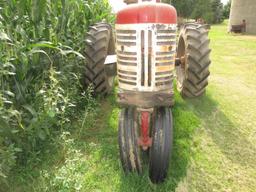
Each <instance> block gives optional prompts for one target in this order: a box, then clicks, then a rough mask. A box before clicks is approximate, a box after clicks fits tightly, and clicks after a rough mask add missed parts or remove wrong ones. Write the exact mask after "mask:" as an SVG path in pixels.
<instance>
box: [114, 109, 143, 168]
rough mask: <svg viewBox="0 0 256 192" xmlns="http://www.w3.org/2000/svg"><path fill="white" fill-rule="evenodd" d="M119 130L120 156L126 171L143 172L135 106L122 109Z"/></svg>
mask: <svg viewBox="0 0 256 192" xmlns="http://www.w3.org/2000/svg"><path fill="white" fill-rule="evenodd" d="M118 131H119V135H118V141H119V151H120V158H121V163H122V166H123V169H124V171H125V173H128V172H137V173H141V172H142V165H141V159H140V150H141V149H140V147H139V146H138V138H139V137H138V124H137V115H136V110H135V108H132V107H129V108H125V109H122V111H121V113H120V116H119V130H118Z"/></svg>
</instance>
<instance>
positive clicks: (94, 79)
mask: <svg viewBox="0 0 256 192" xmlns="http://www.w3.org/2000/svg"><path fill="white" fill-rule="evenodd" d="M85 44H86V50H85V58H86V65H85V75H84V79H85V80H84V83H85V86H86V87H88V86H90V85H92V86H93V89H94V93H96V94H101V95H106V94H108V93H110V92H111V90H112V88H113V85H114V78H113V76H112V77H109V76H108V75H107V73H106V70H105V66H104V63H105V59H106V57H107V55H111V54H114V53H113V52H114V48H113V46H114V40H113V34H112V28H111V25H109V24H107V23H97V24H95V25H94V26H92V27H90V30H89V32H88V33H87V36H86V40H85Z"/></svg>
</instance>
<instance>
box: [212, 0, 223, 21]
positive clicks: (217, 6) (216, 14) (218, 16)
mask: <svg viewBox="0 0 256 192" xmlns="http://www.w3.org/2000/svg"><path fill="white" fill-rule="evenodd" d="M211 8H212V13H213V20H212V23H221V22H222V21H223V20H224V18H223V4H222V3H221V0H211Z"/></svg>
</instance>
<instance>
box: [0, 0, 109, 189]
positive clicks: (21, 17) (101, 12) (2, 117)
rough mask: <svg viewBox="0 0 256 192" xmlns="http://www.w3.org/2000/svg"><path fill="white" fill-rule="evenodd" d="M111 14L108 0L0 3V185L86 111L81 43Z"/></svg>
mask: <svg viewBox="0 0 256 192" xmlns="http://www.w3.org/2000/svg"><path fill="white" fill-rule="evenodd" d="M110 12H111V8H110V7H109V5H108V1H107V0H55V1H51V0H20V1H15V0H12V1H9V0H1V1H0V181H1V180H4V178H5V181H6V180H7V179H6V177H7V176H8V172H9V171H10V170H11V168H12V167H13V166H14V165H15V164H16V163H17V162H18V163H21V164H26V162H27V159H28V158H29V157H31V156H34V158H35V159H36V155H37V154H39V153H40V152H41V150H42V149H43V146H45V144H46V143H52V142H53V141H54V135H56V134H58V133H60V132H61V131H63V130H67V129H70V128H71V122H72V120H73V119H74V118H76V116H77V113H79V108H81V107H82V108H84V107H86V105H85V104H86V98H85V95H86V94H84V93H82V92H81V90H82V88H81V85H80V79H81V78H80V74H81V72H82V71H83V70H84V68H83V66H84V59H83V58H84V57H83V50H84V43H83V41H84V38H85V34H86V31H87V29H88V27H89V26H90V25H91V24H92V23H95V22H97V21H101V20H103V19H105V20H107V21H112V20H113V17H112V15H111V14H110ZM0 186H2V185H1V184H0Z"/></svg>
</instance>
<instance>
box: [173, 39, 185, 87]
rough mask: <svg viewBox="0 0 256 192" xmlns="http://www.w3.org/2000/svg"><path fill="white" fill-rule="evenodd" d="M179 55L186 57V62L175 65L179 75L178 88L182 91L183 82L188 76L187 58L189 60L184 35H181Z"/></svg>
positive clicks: (179, 56)
mask: <svg viewBox="0 0 256 192" xmlns="http://www.w3.org/2000/svg"><path fill="white" fill-rule="evenodd" d="M177 57H178V58H182V57H183V58H185V62H181V64H180V65H179V66H176V67H175V69H176V75H177V89H178V90H179V91H181V90H182V87H183V82H184V80H185V77H186V60H187V58H186V45H185V40H184V39H183V37H182V36H180V38H179V43H178V50H177Z"/></svg>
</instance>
